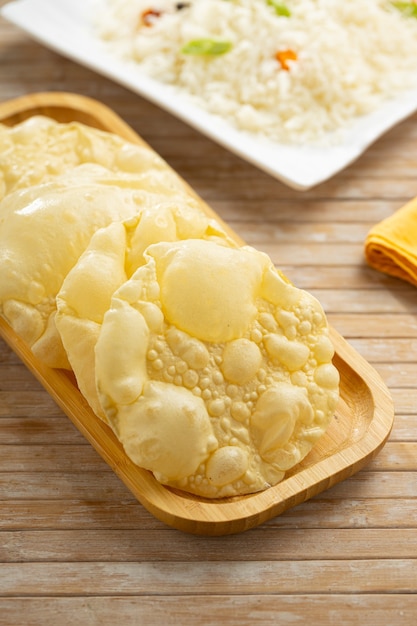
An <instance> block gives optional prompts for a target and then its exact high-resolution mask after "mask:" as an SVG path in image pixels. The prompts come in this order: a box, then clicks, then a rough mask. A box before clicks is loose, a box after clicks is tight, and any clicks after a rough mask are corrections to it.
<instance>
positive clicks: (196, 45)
mask: <svg viewBox="0 0 417 626" xmlns="http://www.w3.org/2000/svg"><path fill="white" fill-rule="evenodd" d="M231 47H232V44H231V42H230V41H218V40H215V39H193V40H192V41H189V42H188V43H186V44H185V45H184V46H183V47H182V48H181V52H182V53H183V54H192V55H196V56H204V55H207V56H219V55H221V54H225V53H226V52H229V50H230V49H231Z"/></svg>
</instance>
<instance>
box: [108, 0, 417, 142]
mask: <svg viewBox="0 0 417 626" xmlns="http://www.w3.org/2000/svg"><path fill="white" fill-rule="evenodd" d="M284 3H285V6H286V7H287V8H288V10H289V11H290V16H280V15H278V14H277V13H276V11H275V8H274V6H271V3H270V2H268V1H267V0H191V1H190V2H185V3H177V2H173V1H172V0H100V2H99V6H98V10H96V15H98V20H97V21H98V25H97V27H98V32H99V36H100V37H101V38H102V39H104V40H105V41H106V42H108V44H109V46H110V47H111V49H112V51H113V53H114V54H116V55H118V56H121V57H123V58H124V59H128V60H130V61H132V60H133V61H134V62H135V63H137V67H138V70H140V71H141V72H145V73H146V74H147V75H149V76H151V77H152V78H154V79H156V80H158V81H161V82H163V83H167V84H170V85H173V86H176V87H178V88H179V89H180V90H181V91H182V92H184V93H186V94H187V96H188V97H189V98H191V99H192V100H193V101H194V102H195V103H196V104H197V105H198V106H199V107H203V108H204V109H206V110H208V111H209V112H211V113H214V114H216V115H220V116H221V117H223V118H226V119H228V120H230V121H231V122H232V123H233V124H234V125H236V126H237V127H238V128H239V129H242V130H245V131H249V132H254V133H262V134H265V135H267V136H268V137H270V138H271V139H273V140H275V141H278V142H289V143H303V142H308V143H316V142H320V141H322V140H323V138H324V137H326V135H328V133H329V132H333V134H334V132H335V131H340V130H343V129H346V128H347V127H348V126H349V124H350V123H351V122H352V121H353V120H355V119H356V118H357V116H362V115H365V114H367V113H370V112H372V111H373V110H375V109H376V108H378V107H379V106H380V105H381V103H382V102H384V101H385V100H387V99H389V98H390V97H393V96H397V95H398V94H399V92H401V91H403V90H405V89H407V88H411V87H412V86H416V84H417V69H416V59H417V19H415V18H413V17H407V16H405V15H404V14H403V13H401V12H400V11H399V10H398V9H397V8H395V7H393V4H392V3H391V2H389V1H387V0H349V1H348V2H345V1H343V0H283V4H284ZM179 4H183V5H186V6H184V7H181V9H178V8H177V5H179ZM149 9H153V10H157V11H159V12H160V14H159V15H157V16H154V18H153V16H152V15H151V16H150V19H151V21H152V24H151V25H150V26H146V25H143V24H142V23H141V15H142V14H144V12H146V11H148V10H149ZM202 38H205V39H206V38H209V39H212V40H216V41H218V40H220V41H226V42H230V43H231V44H232V45H231V49H230V51H228V52H226V53H225V54H221V55H217V56H211V55H191V54H184V53H183V52H182V48H183V46H184V45H185V44H187V43H188V42H190V41H192V40H196V39H202ZM288 50H289V51H291V52H292V53H295V56H296V59H295V60H289V61H288V62H287V67H288V69H285V68H284V67H282V66H281V64H280V62H279V61H278V60H277V58H276V53H277V52H279V51H281V52H282V51H288Z"/></svg>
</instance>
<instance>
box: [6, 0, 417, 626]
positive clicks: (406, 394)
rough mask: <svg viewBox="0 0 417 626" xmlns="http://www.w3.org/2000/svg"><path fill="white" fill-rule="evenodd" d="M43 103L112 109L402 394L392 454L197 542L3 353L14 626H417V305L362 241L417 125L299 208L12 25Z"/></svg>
mask: <svg viewBox="0 0 417 626" xmlns="http://www.w3.org/2000/svg"><path fill="white" fill-rule="evenodd" d="M4 3H5V0H0V5H2V4H4ZM48 91H69V92H74V93H78V94H83V95H86V96H89V97H92V98H97V99H99V100H100V101H101V102H103V103H104V104H106V105H107V106H109V107H110V108H111V109H112V110H114V111H115V112H116V113H117V114H119V115H120V116H121V117H122V118H123V120H125V121H126V122H127V123H128V124H129V126H131V127H132V128H133V129H134V130H135V132H137V133H138V134H139V135H141V136H142V137H143V138H144V139H145V140H146V142H147V143H148V144H149V145H151V146H152V147H153V148H154V149H155V150H156V151H158V152H159V153H160V154H161V155H162V156H163V158H165V159H166V160H167V161H168V162H169V163H170V165H171V166H172V167H173V168H174V169H175V170H176V171H177V172H179V174H180V175H181V176H183V177H184V178H185V179H186V180H187V182H188V183H189V184H190V186H192V187H193V189H195V190H196V192H197V193H198V194H199V195H200V196H202V197H203V198H204V200H205V201H206V202H207V203H209V204H210V206H211V207H212V208H213V209H214V210H215V211H216V213H217V214H219V215H220V216H221V217H222V218H223V220H224V221H225V222H226V223H227V224H229V225H230V227H231V228H233V230H234V231H235V232H237V233H238V234H239V235H240V236H241V237H242V238H243V239H245V240H247V241H248V243H250V244H253V245H256V246H257V247H258V248H260V249H261V250H265V251H266V249H268V251H269V252H272V255H273V258H274V260H275V262H278V263H279V262H280V259H284V251H285V263H284V262H282V263H281V264H280V265H281V267H282V269H284V271H285V273H286V274H287V275H288V276H290V278H291V279H292V280H294V282H295V283H296V284H297V285H298V286H300V287H303V288H306V289H309V290H312V291H313V290H314V293H315V295H317V296H319V297H320V298H321V299H322V301H323V303H324V304H325V307H326V312H327V313H328V316H329V319H330V321H331V323H332V325H333V327H334V328H335V329H336V330H337V331H338V332H339V333H341V334H342V335H343V336H344V337H345V339H347V341H348V342H349V344H351V345H352V346H354V348H355V349H356V350H357V351H360V353H361V354H362V356H363V357H364V358H366V359H367V360H368V361H369V362H370V363H371V365H372V367H373V368H374V369H375V370H376V371H377V372H378V373H379V375H380V376H381V377H382V379H383V380H384V382H385V384H386V385H387V386H388V387H389V391H390V395H391V397H392V398H393V401H394V407H395V419H394V426H393V429H392V432H391V434H390V437H389V440H388V442H387V444H386V446H385V447H384V448H383V450H382V451H381V452H380V454H379V455H378V456H377V457H376V458H375V459H374V460H372V461H371V462H370V464H369V465H367V467H365V468H364V469H363V470H361V471H360V472H358V473H357V474H355V475H354V476H352V477H351V478H348V479H346V480H344V481H343V482H341V483H339V484H337V485H335V486H334V487H332V488H331V489H329V490H327V491H325V492H323V493H321V494H318V495H317V496H315V497H314V498H312V499H310V500H309V501H307V502H304V503H301V504H299V505H298V506H296V507H293V508H291V509H289V510H287V511H286V512H284V513H283V514H282V515H279V516H277V517H275V518H272V519H270V520H268V521H266V522H265V523H264V524H262V525H261V526H259V527H257V528H254V529H252V530H250V531H248V532H246V533H242V534H238V535H231V536H227V537H211V538H204V537H195V536H192V535H188V534H187V535H184V534H183V533H181V532H179V531H176V530H172V529H169V528H168V527H167V526H166V525H165V524H163V523H162V522H160V521H159V520H157V519H156V518H155V517H154V516H153V515H151V514H150V513H149V512H148V511H147V510H146V509H145V508H144V507H142V506H141V504H140V503H138V501H137V500H136V499H135V498H134V496H133V495H132V494H131V492H130V491H129V490H128V489H127V488H126V487H125V485H124V484H123V483H122V482H121V481H120V479H119V478H117V476H115V474H114V473H113V472H112V471H111V470H109V469H108V466H107V464H106V463H105V462H104V461H103V460H102V459H101V457H100V456H99V455H98V454H97V453H96V452H95V451H94V450H93V449H92V447H91V446H90V445H89V444H88V443H87V442H86V441H85V439H84V437H83V436H82V435H81V434H80V433H79V431H78V430H77V429H76V428H75V427H74V426H73V425H72V423H71V422H70V420H69V419H68V418H67V417H66V416H65V415H64V414H63V413H62V412H61V411H60V409H59V408H58V407H57V405H56V404H55V402H54V401H53V400H52V399H51V398H50V396H49V395H48V394H47V392H46V391H44V389H43V388H42V387H41V385H40V384H39V383H38V381H37V380H36V379H35V378H34V377H33V376H32V375H31V374H30V372H29V371H28V370H27V369H26V368H25V366H24V365H23V364H22V363H21V362H20V360H19V359H18V357H17V356H16V355H15V354H14V352H13V351H12V350H11V349H10V348H8V346H7V345H6V344H5V343H4V342H2V341H1V340H0V445H1V446H2V448H1V450H0V455H1V454H2V451H3V450H4V449H5V448H6V447H8V446H10V450H9V454H8V456H6V455H5V456H4V457H3V460H2V463H1V466H0V624H1V626H22V624H25V625H27V626H52V625H53V626H55V624H57V623H59V624H62V625H63V626H73V625H74V626H75V625H77V626H79V625H80V624H82V625H83V626H90V625H91V626H96V625H97V624H100V625H104V626H114V624H118V623H120V624H123V625H127V626H130V625H131V624H132V625H135V626H137V624H144V625H145V624H146V626H148V625H149V626H153V625H158V626H159V625H171V624H175V625H177V624H181V626H191V625H192V626H195V625H200V624H204V625H216V626H217V625H220V624H222V625H223V624H227V625H233V626H234V625H236V626H237V625H239V626H241V625H242V624H243V625H245V626H246V625H248V626H252V625H258V624H263V625H266V624H272V623H277V624H280V625H281V624H283V625H287V624H299V623H306V621H308V623H310V624H314V625H320V626H321V625H323V626H327V625H330V624H332V625H333V624H335V623H336V624H337V623H338V622H340V623H343V624H346V625H348V626H351V625H355V626H356V625H358V624H363V623H368V624H369V625H370V626H380V625H381V626H391V625H392V624H398V625H399V626H414V624H415V623H416V616H417V576H416V571H417V551H416V536H417V460H416V457H415V454H414V450H415V447H414V446H415V445H416V443H417V429H416V424H417V353H416V352H415V348H414V344H412V340H413V339H415V327H416V323H417V316H416V315H417V293H416V290H415V288H414V287H412V286H411V285H410V286H408V285H406V284H404V283H402V282H401V281H399V280H395V279H391V278H388V277H385V276H384V275H382V274H379V273H377V272H375V271H374V270H371V269H370V268H369V267H367V266H366V264H365V262H364V258H363V249H362V246H361V237H362V235H363V233H364V232H365V230H366V229H367V228H368V226H369V227H371V226H372V225H373V224H374V223H376V222H378V221H379V220H382V219H384V218H385V217H388V216H389V215H391V214H392V213H393V212H394V211H395V210H397V209H398V208H400V207H401V206H402V205H403V204H404V203H405V202H406V201H408V200H409V199H411V198H412V197H414V196H416V195H417V160H416V140H417V115H414V116H412V117H411V118H410V119H409V120H407V121H405V122H404V123H402V124H400V125H399V126H397V127H396V128H394V129H392V130H391V131H390V132H389V133H387V134H386V135H385V136H384V137H383V138H381V139H380V140H378V141H377V142H376V143H375V144H374V145H373V146H371V147H370V149H369V150H368V151H367V153H366V154H365V155H363V156H362V157H361V158H360V159H358V161H357V162H356V163H354V164H352V165H351V166H350V167H349V168H347V169H346V170H344V171H343V172H341V173H340V174H338V175H337V176H335V177H334V178H333V179H332V180H331V181H328V182H327V183H324V184H322V185H320V186H318V187H317V188H315V189H312V190H310V191H308V192H303V193H300V192H296V191H293V190H291V189H288V188H286V187H285V186H284V185H282V184H281V183H279V182H277V181H275V180H273V179H272V178H270V177H268V176H267V175H265V174H264V173H262V172H259V171H257V170H256V169H255V168H253V167H252V166H250V165H248V164H246V163H244V162H243V161H241V160H240V159H238V158H237V157H235V156H233V155H230V154H229V153H227V152H226V151H225V150H223V149H222V148H220V147H219V146H216V145H215V144H214V143H212V142H211V141H209V140H207V139H206V138H204V137H202V136H200V135H199V134H198V133H197V132H196V131H194V130H192V129H190V128H189V127H187V126H186V125H185V124H183V123H182V122H180V121H178V120H176V119H174V118H173V117H171V116H170V115H169V114H167V113H165V112H163V111H161V110H159V109H158V108H157V107H155V106H154V105H153V104H151V103H149V102H147V101H145V100H143V99H141V98H138V97H137V96H135V95H134V94H132V93H130V92H128V91H127V90H125V89H124V88H123V87H120V86H117V85H115V84H113V83H112V82H110V81H108V80H106V79H105V78H102V77H99V76H97V75H96V74H94V73H93V72H91V71H90V70H88V69H86V68H82V67H80V66H78V65H77V64H75V63H73V62H71V61H69V60H67V59H64V58H62V57H61V56H59V55H57V54H56V53H54V52H52V51H50V50H47V49H46V48H44V47H43V46H41V45H40V44H38V43H36V42H33V41H31V40H30V39H29V38H28V37H26V36H25V35H24V34H22V33H21V32H20V31H19V30H18V29H16V28H14V27H13V26H11V25H10V24H7V23H6V22H5V21H4V20H2V19H1V18H0V98H1V100H2V101H7V100H10V99H13V98H16V97H19V96H24V95H26V94H29V93H33V92H48ZM356 228H357V231H356ZM259 233H260V234H259ZM272 233H274V234H272ZM284 233H285V234H286V236H287V237H288V239H286V237H285V236H284ZM284 244H285V246H286V247H285V249H284V250H283V252H282V255H283V256H281V247H282V246H283V245H284ZM341 246H343V248H342V247H341ZM339 247H340V255H339V254H338V249H339ZM300 249H302V251H303V252H302V255H300V254H299V253H300ZM308 250H310V255H308V254H307V251H308ZM317 255H319V257H320V262H319V263H317V262H316V256H317ZM409 339H410V341H409V342H408V345H407V341H408V340H409ZM371 340H373V341H371ZM403 340H406V341H403ZM378 345H379V346H380V348H378ZM374 359H376V360H374ZM405 444H410V447H408V445H407V446H406V445H405ZM32 446H33V450H32V452H31V453H30V452H29V449H30V448H31V447H32ZM70 448H73V450H72V451H71V449H70ZM19 451H21V454H19ZM75 451H77V452H75ZM77 455H78V456H77ZM42 457H44V458H42ZM77 458H78V463H77V462H76V459H77ZM7 459H9V460H10V466H9V465H8V461H7ZM71 463H72V467H71ZM54 464H55V465H54ZM93 466H94V469H93ZM87 467H89V470H88V471H86V468H87ZM95 531H97V532H98V537H97V538H96V539H94V540H93V548H94V554H93V555H90V552H89V540H90V538H92V537H93V536H94V532H95ZM124 531H127V532H129V533H130V535H129V536H128V537H126V538H124V537H123V533H124ZM359 531H360V532H359ZM15 532H17V535H16V537H14V536H11V535H10V533H12V535H14V533H15ZM3 533H6V534H3ZM49 540H50V541H49ZM37 542H39V545H38V547H36V544H37ZM72 542H74V546H72ZM345 542H346V545H345V548H344V547H343V545H344V543H345ZM129 545H130V546H131V548H132V551H133V555H129V554H127V552H128V546H129ZM407 545H409V549H408V554H406V555H404V552H405V549H406V547H407ZM49 559H53V560H52V562H51V561H49ZM188 568H190V569H188ZM187 572H188V573H187Z"/></svg>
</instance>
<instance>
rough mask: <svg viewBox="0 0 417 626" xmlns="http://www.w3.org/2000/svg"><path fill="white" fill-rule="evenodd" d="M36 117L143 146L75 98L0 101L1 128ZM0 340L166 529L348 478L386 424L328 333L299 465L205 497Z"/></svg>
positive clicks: (58, 373) (7, 333) (293, 501)
mask: <svg viewBox="0 0 417 626" xmlns="http://www.w3.org/2000/svg"><path fill="white" fill-rule="evenodd" d="M39 114H42V115H47V116H49V117H51V118H53V119H55V120H57V121H60V122H71V121H78V122H82V123H84V124H88V125H90V126H94V127H96V128H99V129H102V130H106V131H110V132H113V133H116V134H118V135H120V136H122V137H124V138H125V139H127V140H129V141H132V142H135V143H140V144H144V142H143V141H142V140H141V139H140V138H139V137H138V136H137V135H136V133H135V132H134V131H133V130H132V129H131V128H130V127H129V126H127V125H126V124H125V123H124V122H123V121H122V120H121V119H120V118H119V117H118V116H117V115H116V114H115V113H113V112H112V111H111V110H110V109H108V108H107V107H105V106H104V105H102V104H100V103H98V102H96V101H95V100H91V99H90V98H86V97H83V96H78V95H74V94H66V93H39V94H34V95H29V96H24V97H22V98H18V99H15V100H11V101H8V102H5V103H3V104H0V122H1V123H3V124H7V125H14V124H17V123H18V122H20V121H22V120H24V119H26V118H28V117H31V116H33V115H39ZM145 145H146V144H145ZM149 149H151V148H149ZM190 191H191V193H194V192H192V190H190ZM195 195H196V194H195V193H194V196H195ZM199 201H200V202H201V204H202V205H203V207H204V209H205V210H206V211H207V212H208V213H209V214H210V215H212V216H215V217H216V219H218V221H220V223H222V225H223V227H225V228H226V229H227V231H228V232H229V234H230V235H231V236H232V237H233V238H234V239H235V240H236V241H238V242H239V243H242V241H241V239H240V238H239V237H238V236H237V235H236V234H235V233H234V232H233V231H232V230H231V229H230V228H229V227H227V225H225V224H224V223H223V222H222V221H221V220H220V219H219V218H218V216H217V215H215V213H214V212H213V211H212V210H211V209H210V207H208V206H207V205H205V204H204V203H203V201H202V200H201V199H199ZM0 335H1V336H2V337H3V339H4V340H5V341H6V342H7V343H8V344H9V346H10V347H11V348H12V349H13V350H14V351H15V352H16V353H17V355H18V356H19V357H20V358H21V359H22V361H23V362H24V363H25V364H26V366H27V367H28V368H29V370H31V372H32V373H33V374H34V375H35V377H36V378H37V379H38V380H39V381H40V382H41V384H42V385H43V386H44V387H45V389H46V390H47V391H48V392H49V393H50V394H51V396H52V397H53V398H54V399H55V401H56V402H57V404H58V405H59V406H60V408H61V409H62V410H63V411H64V412H65V413H66V415H67V416H68V417H69V418H70V419H71V421H72V422H73V423H74V424H75V426H76V427H77V428H78V429H79V430H80V431H81V433H82V434H83V435H84V436H85V437H86V438H87V440H88V441H89V442H90V443H91V444H92V446H93V447H94V448H95V449H96V450H97V452H98V453H99V454H100V455H101V456H102V457H103V459H104V460H105V461H106V462H107V463H108V464H109V466H110V467H111V468H112V469H113V470H114V472H115V473H116V474H117V475H118V476H119V477H120V478H121V480H122V481H123V482H124V483H125V485H127V487H128V488H129V489H130V490H131V492H132V493H133V494H134V495H135V497H136V498H137V499H138V500H139V501H140V502H141V503H142V505H143V506H144V507H145V508H146V509H148V510H149V511H150V512H151V513H152V514H154V515H155V516H156V517H157V518H158V519H160V520H162V521H163V522H165V523H166V524H168V525H170V526H173V527H174V528H177V529H180V530H183V531H186V532H190V533H194V534H205V535H225V534H231V533H238V532H242V531H244V530H247V529H249V528H252V527H254V526H257V525H259V524H262V523H263V522H265V521H266V520H268V519H270V518H272V517H275V516H276V515H279V514H281V513H282V512H283V511H285V510H286V509H288V508H290V507H293V506H295V505H297V504H299V503H301V502H303V501H305V500H308V499H309V498H312V497H313V496H315V495H317V494H318V493H320V492H322V491H323V490H325V489H328V488H329V487H331V486H333V485H334V484H336V483H337V482H339V481H341V480H344V479H345V478H348V477H349V476H351V475H352V474H354V473H355V472H357V471H358V470H360V469H361V468H362V467H364V465H366V463H368V462H369V461H370V460H371V459H372V458H373V457H374V456H375V455H376V454H377V452H378V451H379V450H380V449H381V448H382V446H383V445H384V443H385V441H386V440H387V438H388V436H389V433H390V431H391V427H392V423H393V419H394V409H393V403H392V401H391V398H390V396H389V393H388V390H387V388H386V386H385V385H384V383H383V382H382V380H381V379H380V377H379V375H378V374H377V373H376V372H375V370H374V369H373V368H372V367H371V366H370V365H369V364H368V363H367V362H366V361H365V360H364V359H363V358H362V357H361V356H360V355H359V354H358V353H357V352H356V351H355V350H354V349H353V348H352V347H351V346H350V345H349V344H348V343H347V342H346V341H345V340H344V339H343V338H342V337H341V336H340V335H339V334H338V333H337V332H336V331H335V330H334V329H332V328H331V338H332V340H333V343H334V346H335V348H336V354H335V359H334V363H335V365H336V367H337V368H338V370H339V372H340V377H341V384H340V401H339V404H338V407H337V411H336V413H335V416H334V418H333V420H332V422H331V425H330V427H329V429H328V431H327V432H326V434H325V435H324V436H323V437H322V438H321V439H320V441H319V442H318V443H317V444H316V446H315V447H314V448H313V450H312V451H311V452H310V454H309V455H308V456H307V457H306V458H305V459H304V460H303V461H302V463H300V464H299V465H298V466H297V467H296V468H294V469H293V470H292V471H291V472H290V473H289V474H288V475H287V476H286V478H285V479H284V480H283V481H282V482H281V483H279V484H278V485H276V486H275V487H270V488H269V489H267V490H266V491H263V492H260V493H256V494H253V495H246V496H241V497H234V498H227V499H224V500H205V499H203V498H200V497H198V496H193V495H190V494H185V493H182V492H180V491H176V490H173V489H169V488H166V487H164V486H163V485H161V484H160V483H158V482H157V481H156V480H155V479H154V477H153V475H152V474H151V473H150V472H148V471H147V470H143V469H141V468H140V467H138V466H136V465H134V463H133V462H132V461H130V459H129V458H128V457H127V456H126V454H125V453H124V451H123V448H122V446H121V444H120V443H119V442H118V440H117V439H116V437H115V436H114V434H113V432H112V431H111V429H110V428H109V427H108V426H107V425H106V424H105V423H104V422H102V421H101V420H100V419H99V418H97V417H96V416H95V415H94V413H93V412H92V411H91V409H90V408H89V406H88V404H87V402H86V401H85V399H84V397H83V396H82V395H81V393H80V392H79V390H78V388H77V386H76V384H75V380H74V377H73V375H72V373H71V372H66V371H63V370H53V369H50V368H48V367H47V366H45V365H44V364H43V363H41V362H40V361H38V360H37V359H35V358H34V356H33V354H32V352H31V350H30V349H29V348H28V346H27V345H26V344H25V343H24V342H23V341H22V339H20V337H18V336H17V335H16V334H15V333H14V332H13V331H12V330H11V328H10V327H9V326H8V325H7V324H6V322H5V321H4V320H2V319H1V318H0Z"/></svg>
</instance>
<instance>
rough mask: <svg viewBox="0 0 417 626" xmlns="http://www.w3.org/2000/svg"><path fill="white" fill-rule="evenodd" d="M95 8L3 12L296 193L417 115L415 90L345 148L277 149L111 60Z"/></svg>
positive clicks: (76, 0)
mask: <svg viewBox="0 0 417 626" xmlns="http://www.w3.org/2000/svg"><path fill="white" fill-rule="evenodd" d="M91 6H92V0H56V1H55V2H53V1H52V0H15V1H14V2H10V3H8V4H6V5H5V6H4V7H3V8H2V9H1V10H0V11H1V14H2V15H3V16H4V17H5V18H6V19H7V20H9V21H10V22H12V23H14V24H15V25H17V26H19V27H20V28H21V29H22V30H24V31H25V32H27V33H28V34H29V35H31V36H32V37H33V38H34V39H36V40H38V41H39V42H41V43H43V44H44V45H46V46H48V47H49V48H52V49H53V50H55V51H57V52H59V53H61V54H62V55H64V56H66V57H68V58H70V59H73V60H74V61H77V62H78V63H80V64H82V65H85V66H86V67H89V68H91V69H93V70H95V71H96V72H98V73H100V74H102V75H104V76H107V77H108V78H111V79H112V80H114V81H116V82H118V83H120V84H121V85H124V86H125V87H127V88H129V89H131V90H132V91H134V92H135V93H138V94H140V95H141V96H144V97H145V98H147V99H148V100H150V101H152V102H154V103H155V104H157V105H158V106H160V107H162V108H163V109H166V110H167V111H169V112H170V113H172V114H173V115H176V116H177V117H179V118H180V119H182V120H183V121H185V122H187V123H188V124H189V125H191V126H193V127H194V128H196V129H197V130H199V131H200V132H202V133H203V134H205V135H206V136H208V137H210V138H211V139H213V140H214V141H216V142H218V143H219V144H221V145H223V146H224V147H226V148H227V149H229V150H230V151H232V152H234V153H235V154H237V155H239V156H240V157H242V158H243V159H245V160H247V161H249V162H250V163H252V164H253V165H256V166H257V167H259V168H260V169H262V170H264V171H265V172H267V173H269V174H271V175H272V176H274V177H275V178H278V179H279V180H281V181H282V182H284V183H285V184H287V185H288V186H290V187H293V188H294V189H299V190H306V189H309V188H311V187H313V186H314V185H317V184H319V183H321V182H323V181H325V180H327V179H329V178H330V177H331V176H333V175H334V174H336V173H337V172H339V171H340V170H342V169H343V168H345V167H346V166H347V165H349V164H350V163H352V161H354V160H355V159H357V158H358V157H359V156H360V155H361V154H362V153H363V152H364V151H365V150H366V149H367V148H368V146H369V145H370V144H371V143H372V142H373V141H375V140H376V139H377V138H378V137H380V136H381V135H382V134H383V133H384V132H386V131H387V130H388V129H390V128H391V127H392V126H394V125H395V124H397V123H398V122H400V121H402V120H403V119H405V118H406V117H408V116H409V115H411V114H412V113H414V112H415V111H416V110H417V88H415V89H413V90H411V91H407V92H406V93H404V94H402V95H401V98H398V99H395V100H390V101H389V102H387V103H386V104H384V105H383V106H381V107H380V108H379V109H378V110H377V111H375V112H374V113H372V114H371V115H367V116H364V117H363V118H360V119H359V120H358V121H357V122H356V123H355V124H354V126H353V127H352V128H351V130H350V131H349V135H348V137H346V138H345V139H344V141H343V144H341V145H337V146H331V147H327V148H317V147H313V146H303V147H299V146H286V145H282V144H277V143H274V142H272V141H269V140H268V139H262V138H259V137H258V136H254V135H250V134H249V133H244V132H242V131H239V130H236V129H235V128H233V127H232V126H231V125H230V124H228V123H227V122H226V121H224V120H222V119H220V118H218V117H216V116H214V115H211V114H209V113H207V112H206V111H203V110H201V109H199V108H198V107H196V106H195V105H193V104H190V102H189V101H188V100H187V97H186V96H184V97H182V96H180V95H178V92H176V91H175V90H174V89H173V88H172V87H169V86H166V85H163V84H161V83H158V82H156V81H153V80H152V79H150V78H148V77H146V76H143V75H142V74H139V72H138V70H137V68H135V65H134V64H133V63H126V62H124V61H120V60H118V59H117V58H115V57H113V56H112V55H110V54H109V52H108V51H106V48H105V45H104V44H103V42H101V41H100V39H99V38H98V37H97V36H95V35H94V33H93V32H92V28H91V25H90V19H89V12H90V10H91Z"/></svg>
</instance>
